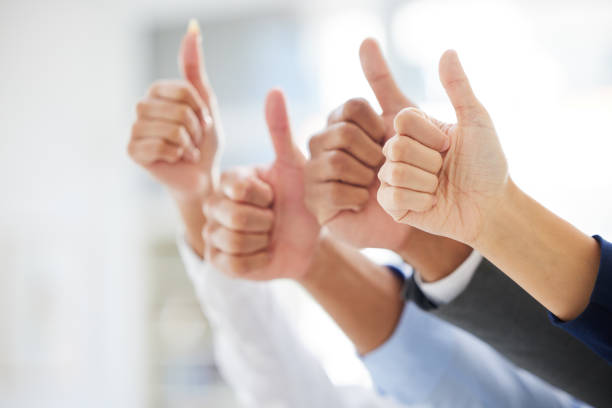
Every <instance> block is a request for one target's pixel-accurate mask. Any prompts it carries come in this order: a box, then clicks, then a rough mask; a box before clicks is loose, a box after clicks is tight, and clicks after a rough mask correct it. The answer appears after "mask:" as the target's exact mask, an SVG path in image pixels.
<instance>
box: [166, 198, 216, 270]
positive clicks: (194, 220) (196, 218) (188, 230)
mask: <svg viewBox="0 0 612 408" xmlns="http://www.w3.org/2000/svg"><path fill="white" fill-rule="evenodd" d="M209 194H210V192H203V191H201V192H198V193H193V194H181V193H175V192H172V196H173V198H174V200H175V202H176V205H177V207H178V209H179V212H180V214H181V218H182V220H183V224H184V227H185V240H186V241H187V244H189V246H190V247H191V248H192V249H193V250H194V252H196V253H197V254H198V255H199V256H200V257H202V258H203V257H204V238H203V236H202V230H203V229H204V226H205V225H206V217H205V216H204V211H203V208H202V206H203V204H204V201H205V200H206V199H207V197H208V196H209Z"/></svg>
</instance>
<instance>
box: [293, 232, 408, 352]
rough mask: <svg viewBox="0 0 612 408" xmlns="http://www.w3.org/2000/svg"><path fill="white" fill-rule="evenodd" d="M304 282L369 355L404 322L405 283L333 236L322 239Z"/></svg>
mask: <svg viewBox="0 0 612 408" xmlns="http://www.w3.org/2000/svg"><path fill="white" fill-rule="evenodd" d="M299 283H300V284H301V285H302V286H303V287H304V288H305V289H306V290H307V291H308V292H309V293H310V294H311V295H312V296H313V297H314V298H315V300H316V301H317V302H318V303H319V304H320V305H321V306H322V307H323V308H324V309H325V310H326V311H327V313H329V314H330V315H331V317H332V318H333V319H334V320H335V321H336V323H337V324H338V326H340V328H341V329H342V331H344V333H345V334H346V335H347V336H348V337H349V338H350V339H351V341H352V342H353V344H354V345H355V347H356V348H357V351H358V352H359V353H360V354H365V353H367V352H369V351H371V350H373V349H375V348H377V347H378V346H380V345H381V344H382V343H384V342H385V340H387V339H388V338H389V336H390V335H391V334H392V333H393V332H394V330H395V327H396V325H397V322H398V320H399V318H400V315H401V311H402V307H403V304H404V302H403V299H402V297H401V295H400V291H401V282H400V281H399V279H397V277H395V276H393V274H392V273H390V272H389V270H388V269H387V268H385V267H383V266H380V265H377V264H375V263H373V262H371V261H370V260H369V259H368V258H366V257H365V256H363V255H362V254H361V253H360V252H359V251H357V250H355V249H354V248H352V247H349V246H347V245H345V244H342V243H340V242H337V241H334V240H333V239H331V238H329V237H323V238H321V240H320V243H319V246H318V249H317V253H316V255H315V256H314V258H313V262H312V265H311V267H310V269H309V271H308V273H307V274H306V275H305V276H304V277H303V278H302V279H300V280H299Z"/></svg>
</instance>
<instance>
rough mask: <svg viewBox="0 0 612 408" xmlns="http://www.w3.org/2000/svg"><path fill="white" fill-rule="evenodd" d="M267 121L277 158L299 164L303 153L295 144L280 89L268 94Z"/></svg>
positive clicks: (287, 162)
mask: <svg viewBox="0 0 612 408" xmlns="http://www.w3.org/2000/svg"><path fill="white" fill-rule="evenodd" d="M265 110H266V123H267V124H268V130H269V132H270V138H271V139H272V144H273V145H274V152H275V153H276V160H278V161H281V162H284V163H286V164H291V165H299V164H301V162H302V161H303V160H304V157H303V155H302V154H301V153H300V152H299V150H298V148H297V147H296V146H295V145H294V144H293V138H292V136H291V127H290V124H289V115H288V114H287V104H286V102H285V96H284V95H283V92H282V91H281V90H280V89H272V90H270V92H268V95H267V96H266V107H265Z"/></svg>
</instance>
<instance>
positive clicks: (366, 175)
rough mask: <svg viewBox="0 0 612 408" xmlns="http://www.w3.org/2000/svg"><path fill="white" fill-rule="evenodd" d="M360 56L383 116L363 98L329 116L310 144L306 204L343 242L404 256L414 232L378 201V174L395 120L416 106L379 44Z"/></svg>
mask: <svg viewBox="0 0 612 408" xmlns="http://www.w3.org/2000/svg"><path fill="white" fill-rule="evenodd" d="M359 56H360V60H361V65H362V68H363V72H364V74H365V77H366V79H367V80H368V82H369V84H370V86H371V88H372V90H373V91H374V94H375V95H376V98H377V100H378V102H379V103H380V106H381V108H382V114H380V115H379V114H378V113H376V112H375V111H374V109H373V108H372V107H371V106H370V105H369V104H368V102H367V101H366V100H364V99H351V100H349V101H348V102H346V103H344V104H343V105H341V106H340V107H339V108H337V109H336V110H334V111H333V112H332V113H331V114H330V116H329V119H328V123H327V127H326V128H325V129H324V130H323V131H321V132H319V133H317V134H315V135H314V136H313V137H312V138H311V140H310V154H311V159H310V160H309V161H308V163H307V165H306V204H307V207H308V209H309V210H310V211H311V212H312V213H313V214H314V215H315V216H316V217H317V220H318V221H319V223H320V224H321V225H325V226H326V227H327V228H328V229H329V230H330V231H331V232H332V233H333V235H335V236H337V237H339V238H341V239H342V240H344V241H346V242H348V243H350V244H352V245H354V246H357V247H362V248H363V247H380V248H387V249H391V250H395V251H398V252H400V249H401V247H403V246H406V244H407V240H408V238H409V237H410V236H411V232H412V228H410V227H409V226H407V225H401V224H398V223H396V222H394V220H393V218H392V217H390V216H389V215H388V214H386V213H385V212H384V210H383V209H382V208H381V207H380V205H379V204H378V202H377V201H376V191H377V190H378V187H379V182H378V179H377V178H376V173H377V172H378V169H379V167H380V165H381V164H382V162H383V158H384V157H383V154H382V146H383V144H384V142H385V141H386V140H387V139H389V138H390V137H391V136H393V134H394V130H393V118H394V117H395V115H396V114H397V113H398V112H399V111H400V110H401V109H402V108H406V107H410V106H414V104H413V103H412V102H411V101H410V100H409V99H408V98H406V97H405V96H404V95H403V93H402V92H401V91H400V90H399V88H398V87H397V85H396V83H395V81H394V79H393V77H392V75H391V72H390V71H389V68H388V66H387V63H386V61H385V59H384V57H383V55H382V52H381V50H380V47H379V45H378V44H377V43H376V41H375V40H373V39H366V40H365V41H364V42H363V43H362V45H361V47H360V50H359Z"/></svg>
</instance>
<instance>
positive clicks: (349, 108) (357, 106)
mask: <svg viewBox="0 0 612 408" xmlns="http://www.w3.org/2000/svg"><path fill="white" fill-rule="evenodd" d="M368 107H369V103H368V101H366V100H365V99H363V98H354V99H349V100H348V101H346V103H345V104H344V108H343V116H344V117H345V118H347V119H350V118H356V117H359V116H361V115H363V114H364V113H365V111H366V110H367V109H368Z"/></svg>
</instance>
